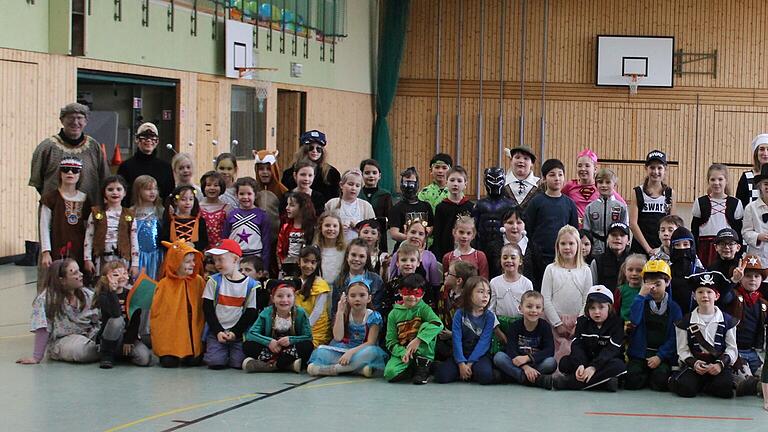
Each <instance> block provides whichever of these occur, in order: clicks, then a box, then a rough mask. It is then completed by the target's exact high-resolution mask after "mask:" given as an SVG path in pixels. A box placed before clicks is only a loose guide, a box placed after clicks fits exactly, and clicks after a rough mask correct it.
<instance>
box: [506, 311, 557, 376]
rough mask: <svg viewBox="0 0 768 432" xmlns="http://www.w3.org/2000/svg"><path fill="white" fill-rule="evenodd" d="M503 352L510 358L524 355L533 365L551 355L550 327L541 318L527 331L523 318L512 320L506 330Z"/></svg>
mask: <svg viewBox="0 0 768 432" xmlns="http://www.w3.org/2000/svg"><path fill="white" fill-rule="evenodd" d="M505 352H506V353H507V355H508V356H509V357H510V358H515V357H517V356H521V355H526V356H528V357H529V358H530V359H531V363H532V364H534V365H535V364H537V363H541V362H542V361H544V359H546V358H548V357H553V356H554V355H555V339H554V337H553V336H552V327H551V326H550V325H549V323H547V322H546V321H544V320H543V319H539V320H538V323H537V324H536V328H535V329H533V331H528V329H526V328H525V320H524V319H519V320H517V321H515V322H513V323H512V325H511V326H510V327H509V330H508V331H507V346H506V349H505Z"/></svg>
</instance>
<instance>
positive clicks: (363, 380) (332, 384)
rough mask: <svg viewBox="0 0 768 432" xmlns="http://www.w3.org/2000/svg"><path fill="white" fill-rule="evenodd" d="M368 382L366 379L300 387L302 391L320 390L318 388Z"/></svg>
mask: <svg viewBox="0 0 768 432" xmlns="http://www.w3.org/2000/svg"><path fill="white" fill-rule="evenodd" d="M364 382H368V380H366V379H355V380H349V381H337V382H329V383H325V384H311V385H308V386H304V387H302V390H306V389H314V388H320V387H331V386H337V385H344V384H360V383H364Z"/></svg>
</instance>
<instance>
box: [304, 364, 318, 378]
mask: <svg viewBox="0 0 768 432" xmlns="http://www.w3.org/2000/svg"><path fill="white" fill-rule="evenodd" d="M307 373H308V374H310V375H312V376H318V375H320V367H319V366H317V365H316V364H314V363H310V364H308V365H307Z"/></svg>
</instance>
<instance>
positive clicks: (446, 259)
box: [443, 248, 489, 279]
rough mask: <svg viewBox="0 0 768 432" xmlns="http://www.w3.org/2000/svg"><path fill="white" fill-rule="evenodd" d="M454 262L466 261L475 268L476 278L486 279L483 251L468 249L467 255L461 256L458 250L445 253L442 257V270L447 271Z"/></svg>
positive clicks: (485, 261)
mask: <svg viewBox="0 0 768 432" xmlns="http://www.w3.org/2000/svg"><path fill="white" fill-rule="evenodd" d="M454 261H467V262H470V263H472V264H474V265H475V267H477V274H478V276H482V277H484V278H486V279H488V272H489V270H488V258H487V257H486V256H485V253H484V252H483V251H480V250H477V249H474V248H470V250H469V253H466V254H462V253H461V252H460V251H459V250H458V249H454V250H452V251H450V252H446V253H445V254H444V255H443V268H444V269H448V267H450V266H451V263H452V262H454Z"/></svg>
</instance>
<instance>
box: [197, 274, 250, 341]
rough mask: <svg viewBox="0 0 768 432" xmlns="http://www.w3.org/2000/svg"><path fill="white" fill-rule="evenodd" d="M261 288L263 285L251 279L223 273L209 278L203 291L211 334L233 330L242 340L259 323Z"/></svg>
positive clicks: (206, 320)
mask: <svg viewBox="0 0 768 432" xmlns="http://www.w3.org/2000/svg"><path fill="white" fill-rule="evenodd" d="M249 286H250V289H249ZM258 287H259V283H258V282H256V281H254V280H253V279H250V278H249V277H247V276H245V277H243V278H242V279H240V280H230V279H229V278H227V277H224V276H223V275H221V274H218V275H214V276H213V277H210V278H208V281H207V282H206V284H205V290H204V291H203V315H205V322H206V324H208V329H209V330H210V332H211V334H213V335H216V334H218V333H219V332H222V331H225V330H229V331H231V332H232V333H234V334H235V336H237V338H238V340H239V339H240V337H241V336H242V334H243V332H245V331H246V330H248V329H249V328H250V327H251V326H252V325H253V322H254V321H256V316H257V314H258V312H257V304H256V288H258Z"/></svg>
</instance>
